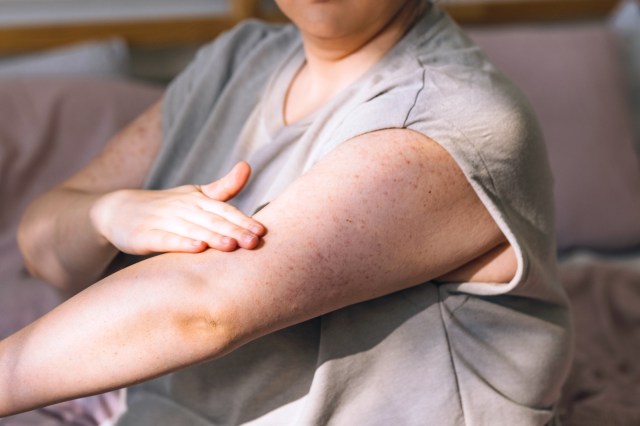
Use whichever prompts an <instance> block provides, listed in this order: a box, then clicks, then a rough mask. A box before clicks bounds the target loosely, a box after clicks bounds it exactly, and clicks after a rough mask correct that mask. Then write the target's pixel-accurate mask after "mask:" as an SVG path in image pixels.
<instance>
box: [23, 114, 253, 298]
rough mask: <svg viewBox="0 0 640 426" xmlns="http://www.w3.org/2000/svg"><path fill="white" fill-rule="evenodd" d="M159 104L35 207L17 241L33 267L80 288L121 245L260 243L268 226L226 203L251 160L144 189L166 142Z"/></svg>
mask: <svg viewBox="0 0 640 426" xmlns="http://www.w3.org/2000/svg"><path fill="white" fill-rule="evenodd" d="M161 109H162V104H161V103H157V104H156V105H154V106H153V107H151V108H150V109H149V110H148V111H147V112H146V113H144V114H143V115H142V116H141V117H140V118H138V119H137V120H136V121H134V122H133V123H132V124H131V125H130V126H128V127H127V128H126V129H124V130H123V131H122V132H121V133H120V134H119V135H117V136H116V137H115V138H114V139H113V140H112V141H111V142H110V143H109V144H107V146H106V147H105V149H104V150H103V151H102V153H101V154H100V155H99V156H98V157H97V158H96V159H94V160H93V161H92V162H91V163H90V164H89V165H88V166H86V167H85V168H84V169H83V170H81V171H80V172H78V173H77V174H76V175H74V176H73V177H71V178H70V179H68V180H67V181H66V182H63V183H62V184H61V185H59V186H58V187H56V188H54V189H53V190H52V191H50V192H49V193H47V194H45V195H43V196H42V197H40V198H38V199H37V200H36V201H35V202H34V203H33V204H32V205H31V206H30V207H29V209H28V210H27V212H26V213H25V215H24V217H23V220H22V223H21V225H20V229H19V232H18V240H19V244H20V247H21V250H22V252H23V254H24V257H25V260H26V263H27V266H28V268H29V269H30V271H31V273H33V274H34V275H36V276H39V277H41V278H43V279H44V280H45V281H48V282H50V283H52V284H54V285H56V286H57V287H59V288H61V289H63V290H67V291H69V292H71V293H74V292H77V291H79V290H81V289H83V288H84V287H85V286H87V285H89V284H91V283H92V282H95V280H96V279H97V278H98V276H99V275H100V274H101V273H102V271H103V270H104V269H105V267H106V266H107V265H108V264H109V262H110V261H111V260H112V259H113V257H114V256H115V254H116V253H117V251H118V250H120V251H123V252H126V253H129V254H139V255H145V254H150V253H154V252H201V251H203V250H205V249H206V248H208V247H212V248H216V249H218V250H223V251H229V250H234V249H235V248H237V247H242V248H248V249H251V248H255V247H256V246H257V245H258V241H259V237H261V236H262V235H263V234H264V227H263V226H262V225H261V224H259V223H258V222H256V221H255V220H253V219H251V218H249V217H247V216H246V215H244V214H243V213H242V212H240V211H239V210H237V209H235V208H233V207H231V206H229V205H227V204H225V203H224V201H227V200H228V199H230V198H232V197H233V196H235V195H236V194H237V193H238V192H239V191H240V190H242V188H243V186H244V184H245V183H246V182H247V180H248V178H249V175H250V173H251V169H250V168H249V165H248V164H246V163H239V164H238V165H236V167H234V168H233V170H232V171H231V172H230V173H229V174H228V175H227V176H225V177H224V178H222V179H220V180H218V181H216V182H213V183H211V184H208V185H184V186H181V187H178V188H171V189H167V190H164V191H147V190H140V189H139V188H141V187H142V185H143V182H144V179H145V177H146V175H147V174H148V172H149V169H150V168H151V165H152V162H153V160H154V159H155V157H156V155H157V153H158V151H159V148H160V145H161V140H162V130H161Z"/></svg>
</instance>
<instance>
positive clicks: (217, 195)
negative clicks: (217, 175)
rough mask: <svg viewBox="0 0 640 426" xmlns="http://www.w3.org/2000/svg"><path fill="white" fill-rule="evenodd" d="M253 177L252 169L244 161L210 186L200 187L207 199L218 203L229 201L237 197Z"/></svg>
mask: <svg viewBox="0 0 640 426" xmlns="http://www.w3.org/2000/svg"><path fill="white" fill-rule="evenodd" d="M250 176H251V167H250V166H249V164H247V163H245V162H244V161H241V162H239V163H238V164H236V165H235V166H234V167H233V168H232V169H231V171H230V172H229V173H227V174H226V175H225V176H224V177H223V178H221V179H218V180H217V181H215V182H212V183H210V184H208V185H202V186H200V190H201V191H202V193H203V194H205V195H206V196H207V197H209V198H212V199H214V200H218V201H227V200H229V199H231V198H233V197H235V196H236V195H237V194H238V193H239V192H240V191H242V188H244V186H245V185H246V183H247V181H248V180H249V177H250Z"/></svg>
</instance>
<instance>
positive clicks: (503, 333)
mask: <svg viewBox="0 0 640 426" xmlns="http://www.w3.org/2000/svg"><path fill="white" fill-rule="evenodd" d="M303 61H304V52H303V50H302V45H301V40H300V36H299V33H298V32H297V30H296V29H295V28H294V27H292V26H290V25H285V26H272V25H267V24H263V23H259V22H255V21H250V22H246V23H244V24H241V25H240V26H238V27H237V28H235V29H234V30H233V31H231V32H229V33H227V34H225V35H223V36H221V37H220V38H218V39H217V40H216V41H215V42H213V43H212V44H210V45H208V46H207V47H205V48H204V49H202V50H201V52H200V53H199V54H198V56H197V58H196V60H195V61H194V63H193V64H192V65H191V66H190V67H189V68H188V69H187V70H186V71H185V72H184V73H183V74H182V75H181V76H180V77H179V78H177V79H176V80H175V82H174V83H173V84H172V85H171V86H170V88H169V90H168V92H167V94H166V97H165V104H164V105H165V106H164V108H165V109H164V134H165V141H164V146H163V148H162V151H161V153H160V155H159V158H158V160H157V161H156V164H155V166H154V168H153V170H152V172H151V174H150V176H149V178H148V185H147V187H148V188H154V189H158V188H166V187H172V186H176V185H181V184H186V183H207V182H210V181H211V180H213V179H216V178H219V177H221V176H222V175H224V173H225V172H226V171H227V170H228V169H229V168H230V167H231V166H232V165H233V164H234V163H235V162H236V161H238V160H241V159H243V160H247V161H248V162H249V163H250V164H251V166H252V168H253V176H252V179H251V181H250V184H249V187H248V188H247V189H246V190H245V191H244V192H243V193H242V194H241V195H240V196H239V197H238V198H236V199H235V200H234V203H235V204H236V205H237V206H238V207H239V208H240V209H241V210H243V211H245V212H246V213H253V212H254V211H256V210H257V209H259V208H260V207H261V206H263V205H264V204H266V203H268V202H269V201H271V200H273V199H274V198H275V197H277V195H278V194H279V193H280V192H282V191H283V189H284V188H286V186H287V185H289V184H290V183H291V182H292V181H293V180H294V179H296V178H297V177H298V176H300V175H301V174H302V173H303V172H304V171H306V170H308V169H309V168H310V167H312V166H313V164H314V163H316V162H317V161H318V160H319V159H320V158H322V157H323V156H324V155H325V154H327V153H328V152H329V151H331V150H332V149H333V148H334V147H336V146H337V145H339V144H340V143H342V142H344V141H345V140H348V139H350V138H353V137H354V136H357V135H361V134H363V133H366V132H371V131H375V130H379V129H385V128H407V129H412V130H415V131H418V132H420V133H423V134H425V135H427V136H428V137H430V138H432V139H434V140H435V141H437V142H438V143H439V144H441V145H442V146H443V147H444V148H445V149H446V150H447V151H448V152H449V153H450V154H451V155H452V156H453V157H454V158H455V160H456V161H457V163H458V164H459V166H460V167H461V169H462V171H463V172H464V174H465V176H466V177H467V179H468V180H469V182H470V183H471V185H472V187H473V189H474V190H475V191H476V193H477V194H478V196H479V197H480V199H481V200H482V202H483V203H484V205H485V206H486V207H487V209H488V210H489V212H490V213H491V215H492V217H493V218H494V219H495V220H496V222H497V223H498V225H499V226H500V228H501V229H502V231H503V232H504V234H505V235H506V236H507V238H508V240H509V241H510V243H511V244H512V246H513V247H514V249H515V252H516V255H517V258H518V271H517V274H516V277H515V278H514V279H513V280H512V281H511V282H510V283H509V284H505V285H496V284H493V283H480V284H478V283H473V284H470V283H453V284H446V285H444V284H440V285H439V284H435V283H424V284H422V285H419V286H416V287H413V288H410V289H407V290H404V291H400V292H397V293H394V294H391V295H388V296H385V297H382V298H379V299H375V300H371V301H368V302H363V303H360V304H356V305H353V306H350V307H347V308H344V309H341V310H338V311H335V312H332V313H330V314H327V315H324V316H322V317H319V318H315V319H312V320H309V321H306V322H304V323H301V324H298V325H296V326H293V327H290V328H287V329H284V330H282V331H279V332H276V333H273V334H271V335H268V336H265V337H263V338H260V339H258V340H255V341H253V342H251V343H249V344H247V345H245V346H243V347H241V348H239V349H238V350H236V351H234V352H233V353H231V354H229V355H227V356H225V357H223V358H221V359H219V360H215V361H212V362H208V363H205V364H202V365H198V366H194V367H190V368H188V369H185V370H182V371H180V372H177V373H174V374H171V375H168V376H165V377H162V378H160V379H158V380H155V381H151V382H148V383H145V384H142V385H140V386H138V387H136V388H134V389H132V390H130V393H129V411H128V412H127V413H126V414H125V415H124V417H123V418H122V419H121V421H120V424H121V425H154V426H159V425H238V424H255V425H325V424H337V425H389V424H401V425H459V424H468V425H487V424H490V425H501V424H504V425H514V424H517V425H529V424H532V425H533V424H544V423H547V422H550V421H552V418H553V410H554V404H555V403H556V401H557V400H558V398H559V393H560V387H561V385H562V382H563V379H564V377H565V375H566V373H567V371H568V364H569V360H570V355H571V353H570V352H571V351H570V340H571V331H570V326H569V325H570V324H569V322H570V321H569V314H568V308H567V302H566V299H565V297H564V293H563V291H562V289H561V286H560V284H559V282H558V280H557V277H556V267H555V242H554V239H553V238H554V237H553V235H554V232H553V219H552V205H551V203H552V201H551V200H552V197H551V185H552V182H551V178H550V173H549V169H548V165H547V160H546V154H545V149H544V145H543V143H542V138H541V134H540V131H539V128H538V126H537V124H536V122H535V119H534V118H533V116H532V114H531V112H530V111H529V109H528V107H527V104H526V102H525V101H524V100H523V99H522V97H521V95H520V94H519V92H518V91H517V90H515V89H514V88H513V86H512V85H511V84H510V83H509V82H508V81H507V80H506V79H505V78H504V77H503V76H502V75H501V74H500V73H498V72H497V71H496V70H495V69H494V67H493V66H492V65H491V64H490V63H489V62H488V61H487V60H486V58H485V57H484V56H483V54H482V52H481V51H480V50H479V49H478V48H477V47H475V46H474V45H473V44H472V43H471V42H470V41H469V39H468V38H467V37H466V36H465V35H464V34H463V33H462V32H461V31H460V30H459V28H458V27H457V26H456V25H455V24H454V23H453V22H452V21H451V20H450V19H449V18H448V17H447V16H446V15H445V14H443V13H442V12H441V11H440V10H439V9H437V8H436V7H432V8H431V9H430V11H429V12H428V13H426V14H425V16H424V17H423V18H422V19H421V20H420V21H419V22H418V23H417V24H416V25H415V26H414V27H413V28H412V29H411V30H410V32H408V33H407V35H406V36H405V37H404V38H403V39H402V40H401V41H400V42H399V43H398V44H397V45H396V46H395V47H394V48H393V49H392V50H391V51H390V52H388V54H387V55H386V56H385V57H384V58H383V59H382V60H381V61H380V62H379V63H378V64H377V65H375V66H374V67H373V68H372V69H370V70H369V71H368V72H367V73H366V74H365V75H363V76H362V77H361V78H360V79H358V80H357V81H356V82H354V83H353V84H351V85H350V86H348V87H347V88H346V89H344V90H343V91H342V92H340V93H339V94H338V95H336V96H335V97H334V98H333V99H332V100H331V101H329V102H328V103H327V104H326V105H324V106H322V107H321V108H320V109H319V110H318V111H316V112H314V113H313V114H312V115H311V116H310V117H307V118H305V119H303V120H302V121H300V122H297V123H295V124H294V125H290V126H285V125H284V123H283V119H282V110H283V109H282V102H283V99H284V95H285V92H286V89H287V87H288V85H289V83H290V81H291V78H292V77H293V75H294V74H295V72H296V71H297V70H298V68H299V67H300V66H301V64H302V63H303ZM425 220H428V218H425Z"/></svg>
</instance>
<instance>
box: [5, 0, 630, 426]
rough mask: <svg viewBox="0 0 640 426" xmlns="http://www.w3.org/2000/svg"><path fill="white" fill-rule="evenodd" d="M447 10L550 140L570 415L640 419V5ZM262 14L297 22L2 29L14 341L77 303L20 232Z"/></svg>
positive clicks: (241, 12)
mask: <svg viewBox="0 0 640 426" xmlns="http://www.w3.org/2000/svg"><path fill="white" fill-rule="evenodd" d="M441 5H442V7H445V8H447V9H448V10H449V11H450V13H451V14H452V15H453V16H454V17H455V18H456V19H457V20H458V21H459V22H460V23H461V24H462V25H463V26H465V27H466V29H467V30H468V34H469V35H470V37H471V38H473V39H474V40H475V41H476V42H477V43H478V44H479V45H480V46H481V47H482V48H483V49H484V50H485V51H486V52H487V54H488V56H489V57H490V58H491V59H492V60H493V61H494V63H495V64H496V65H497V66H498V67H499V68H501V69H502V70H503V71H504V72H505V73H506V74H507V75H508V76H509V77H510V78H511V79H512V80H513V81H514V82H515V83H516V84H517V85H518V86H519V87H520V88H521V89H522V90H523V92H524V93H525V94H526V95H527V97H528V98H529V100H530V101H531V104H532V106H533V107H534V109H535V110H536V112H537V115H538V117H539V120H540V122H541V125H542V127H543V131H544V133H545V137H546V140H547V148H548V152H549V157H550V161H551V166H552V170H553V172H554V176H555V194H556V197H555V201H556V222H557V234H556V237H557V242H558V259H559V269H560V277H561V280H562V283H563V285H564V286H565V288H566V290H567V293H568V294H569V297H570V298H571V301H572V303H573V315H574V322H575V330H576V337H575V351H574V353H575V355H574V363H573V368H572V370H571V373H570V375H569V378H568V380H567V382H566V385H565V389H564V393H563V399H562V401H561V404H560V407H559V410H560V416H561V419H562V421H563V423H564V424H566V425H586V426H591V425H593V426H595V425H598V426H599V425H636V424H640V404H638V401H640V362H638V359H639V358H640V3H639V2H634V1H632V0H629V1H621V2H618V1H610V0H513V1H505V0H495V1H485V0H450V1H446V0H442V1H441ZM252 16H258V17H261V18H263V19H268V20H273V21H280V20H282V19H283V18H282V17H281V16H279V15H278V14H277V13H276V12H275V11H274V10H273V8H272V7H270V6H269V5H267V6H264V5H263V6H260V5H258V4H257V3H256V1H253V0H239V1H232V2H231V4H230V7H229V8H228V9H227V12H226V13H225V14H222V15H216V16H208V17H202V16H199V17H196V18H193V17H181V18H179V19H178V18H175V19H167V18H162V19H156V20H145V21H144V22H142V21H139V22H138V21H132V20H126V21H109V22H99V23H98V22H94V23H91V22H90V23H86V22H83V23H79V22H72V23H64V24H55V25H54V24H51V25H43V24H42V23H40V24H38V25H32V26H30V25H22V26H9V27H2V26H0V206H1V207H0V278H1V280H0V338H1V337H4V336H7V335H8V334H10V333H11V332H13V331H15V330H17V329H18V328H20V327H22V326H24V325H26V324H28V323H29V322H31V321H32V320H34V319H35V318H37V317H38V316H40V315H42V314H43V313H45V312H47V311H48V310H50V309H51V308H53V307H54V306H55V305H56V304H58V303H59V302H60V301H61V300H62V297H63V296H62V295H59V294H57V293H56V292H54V291H53V290H51V289H50V288H49V287H47V286H46V285H45V284H43V283H42V282H40V281H38V280H37V279H35V278H33V277H30V276H29V275H28V274H27V272H26V270H25V268H24V265H23V263H22V259H21V257H20V254H19V251H18V249H17V245H16V242H15V234H16V227H17V224H18V221H19V218H20V215H21V213H22V212H23V211H24V209H25V207H26V206H27V205H28V203H29V202H30V201H31V200H32V199H33V198H34V197H36V196H37V195H38V194H40V193H42V192H43V191H46V190H47V189H48V188H50V187H51V186H52V185H54V184H55V183H56V182H58V181H60V180H62V179H64V178H66V177H67V176H69V175H70V174H71V173H73V171H74V170H77V169H78V168H79V167H81V166H82V165H83V164H85V163H86V162H87V161H88V160H89V158H91V157H92V156H93V155H95V153H96V152H98V150H99V149H100V148H101V147H102V145H103V144H104V143H105V142H106V141H107V140H108V139H109V138H110V137H111V136H112V135H113V134H114V133H116V132H117V131H118V129H120V128H122V127H123V126H124V125H126V124H127V123H128V122H129V121H130V120H132V119H133V118H134V117H135V116H136V115H137V114H139V113H140V112H141V111H143V110H144V109H145V108H146V107H147V106H148V105H150V104H151V103H152V102H154V101H155V100H157V99H158V98H159V97H160V96H161V94H162V90H163V86H164V84H166V82H167V81H168V80H169V79H170V77H171V76H173V75H175V73H177V72H178V71H179V69H180V68H181V67H182V66H184V64H185V63H186V62H187V61H188V59H189V58H190V57H191V55H192V54H193V51H194V49H195V48H196V47H197V45H199V44H200V43H204V42H206V41H208V40H210V39H212V38H214V37H215V36H216V35H217V34H219V33H220V32H221V31H224V30H225V29H227V28H230V27H231V26H233V25H234V24H235V23H236V22H238V21H239V20H241V19H245V18H247V17H252ZM136 55H137V56H142V59H140V58H137V59H134V58H132V57H133V56H136ZM145 55H146V56H145ZM158 57H159V58H160V59H158ZM150 58H151V59H150ZM136 61H138V62H136ZM145 61H147V62H148V64H147V65H144V66H143V65H139V64H140V63H144V62H145ZM132 64H133V65H132ZM136 64H138V65H136ZM136 66H137V68H136ZM145 67H146V68H145ZM158 68H161V72H159V71H158ZM145 70H146V71H145ZM148 70H152V71H148ZM123 409H124V403H123V392H111V393H108V394H105V395H98V396H95V397H90V398H84V399H81V400H77V401H71V402H67V403H63V404H58V405H56V406H52V407H49V408H46V409H41V410H36V411H33V412H30V413H25V414H22V415H18V416H13V417H11V418H6V419H0V425H2V426H21V425H24V426H31V425H33V426H39V425H47V426H48V425H51V426H54V425H100V424H102V425H108V424H110V422H111V421H112V420H113V419H114V418H115V417H117V415H118V414H119V413H120V412H121V411H122V410H123Z"/></svg>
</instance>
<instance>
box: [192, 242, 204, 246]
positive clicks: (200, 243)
mask: <svg viewBox="0 0 640 426" xmlns="http://www.w3.org/2000/svg"><path fill="white" fill-rule="evenodd" d="M191 244H193V245H194V246H201V245H202V241H191Z"/></svg>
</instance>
